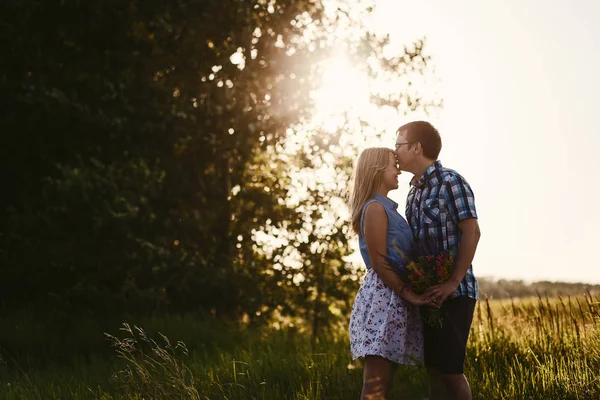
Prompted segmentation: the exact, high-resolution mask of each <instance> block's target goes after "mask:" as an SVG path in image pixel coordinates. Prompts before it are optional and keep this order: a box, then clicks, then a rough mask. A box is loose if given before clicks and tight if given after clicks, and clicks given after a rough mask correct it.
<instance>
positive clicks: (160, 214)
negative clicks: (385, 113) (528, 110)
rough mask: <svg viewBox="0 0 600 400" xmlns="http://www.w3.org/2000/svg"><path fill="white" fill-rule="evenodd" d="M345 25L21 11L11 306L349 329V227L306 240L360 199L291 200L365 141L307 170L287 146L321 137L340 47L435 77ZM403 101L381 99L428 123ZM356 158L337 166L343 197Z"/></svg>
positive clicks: (146, 8) (208, 14)
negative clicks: (305, 130) (331, 67)
mask: <svg viewBox="0 0 600 400" xmlns="http://www.w3.org/2000/svg"><path fill="white" fill-rule="evenodd" d="M338 7H339V8H337V9H335V8H334V10H336V12H333V13H325V8H324V5H323V4H322V3H321V2H320V1H317V0H282V1H277V2H275V1H266V0H253V1H246V2H239V1H234V0H187V1H183V0H178V1H170V2H160V1H156V0H150V1H144V2H141V1H126V2H122V1H115V0H107V1H105V2H101V3H99V4H92V3H85V2H79V1H75V0H62V1H46V2H35V1H33V0H8V1H6V2H4V3H3V4H2V5H1V6H0V15H1V17H0V18H1V20H0V27H1V28H0V29H2V35H1V39H0V40H1V41H2V46H1V48H2V50H0V51H2V53H0V55H1V57H0V76H1V77H2V78H1V81H0V86H1V87H0V89H1V90H0V102H1V103H2V105H3V107H2V111H1V114H0V124H1V126H3V127H5V129H4V132H5V134H4V135H3V136H2V143H1V146H0V152H1V154H0V160H1V161H0V163H2V168H3V170H5V171H11V174H10V176H9V177H8V179H7V181H6V186H5V193H6V195H5V196H3V197H2V199H1V200H0V207H1V208H2V210H3V211H4V212H3V213H2V214H1V215H2V216H1V217H0V227H1V228H2V229H1V231H0V232H1V236H0V250H1V251H2V258H1V261H2V263H1V265H0V270H1V272H2V273H3V276H4V277H5V279H3V280H2V283H0V285H1V286H0V292H1V293H2V294H3V296H2V303H3V304H4V305H5V306H6V307H16V306H17V305H22V304H26V303H35V304H50V305H51V306H52V308H53V309H56V310H72V309H80V310H85V311H88V312H105V313H114V312H115V310H121V311H125V312H153V311H157V310H164V311H187V310H203V311H209V310H210V311H213V312H215V313H219V314H229V315H235V316H239V315H242V314H247V315H251V316H257V314H260V315H263V316H264V315H267V316H268V315H269V314H270V313H272V312H274V311H275V310H279V311H281V312H283V313H288V314H295V315H299V316H301V317H303V318H306V319H309V320H312V321H313V327H314V328H315V329H314V331H315V332H316V331H318V330H319V327H320V326H326V325H327V324H329V323H330V320H331V318H330V315H332V313H336V312H340V311H339V310H342V311H341V312H342V313H347V312H348V307H349V306H348V304H349V303H348V299H349V298H350V296H351V294H352V291H353V290H355V289H356V280H355V279H354V280H353V279H350V278H349V276H350V275H351V268H350V266H349V265H348V263H347V262H345V261H344V257H345V256H346V255H347V254H348V252H349V251H350V250H349V248H348V241H347V229H346V228H344V221H343V219H341V218H338V219H335V220H334V222H333V226H332V229H331V231H330V232H329V233H327V232H325V231H323V230H321V231H319V230H315V229H312V227H310V226H309V225H310V223H308V225H307V221H309V220H308V218H310V221H319V220H321V219H322V218H325V216H326V215H330V214H331V210H332V207H339V204H340V203H339V201H337V200H336V199H338V200H339V199H341V198H342V197H343V194H342V193H341V192H340V191H339V190H338V189H339V188H338V189H336V190H337V191H336V192H335V193H330V192H328V190H330V189H329V188H327V187H325V186H323V185H320V184H315V186H314V188H313V189H310V190H307V191H306V193H303V195H302V196H300V200H299V201H298V202H295V203H294V202H290V201H288V200H289V199H290V193H291V191H292V190H293V189H292V186H293V182H294V180H295V179H296V177H295V176H294V171H296V172H297V171H301V170H304V171H310V170H311V169H313V170H314V169H315V168H317V166H318V165H322V164H323V159H324V158H323V157H324V155H326V154H335V153H336V151H338V150H339V148H340V144H339V143H337V142H336V140H335V137H336V135H337V137H339V136H341V135H342V134H343V131H344V129H355V128H356V127H346V128H340V129H339V131H338V132H337V133H336V135H332V136H331V138H332V140H331V141H329V142H327V143H325V142H324V141H323V140H322V139H319V135H316V134H315V135H309V136H308V139H307V140H308V143H309V146H310V149H311V150H310V151H306V152H304V151H303V152H298V153H296V154H289V152H288V150H289V149H288V147H287V143H288V142H289V136H290V135H291V134H292V132H293V131H294V129H296V128H297V127H298V126H302V125H306V123H308V121H310V120H311V91H312V90H313V89H315V87H316V86H317V85H318V79H317V77H318V75H319V73H320V70H319V66H320V62H321V61H322V60H323V59H325V58H326V57H327V56H328V55H329V53H330V52H331V49H332V48H338V49H339V48H340V46H341V47H343V48H345V49H346V50H347V52H348V54H350V55H351V57H353V59H354V60H356V61H357V63H359V62H360V64H362V65H363V66H364V71H365V73H367V74H371V75H376V74H377V73H381V74H388V75H389V76H390V77H391V78H393V77H394V76H396V75H394V74H395V72H394V71H400V73H401V74H404V73H405V72H406V67H410V68H412V70H416V71H419V70H421V69H422V68H424V66H425V61H426V59H425V58H424V57H422V55H421V48H422V47H421V46H420V45H417V46H416V47H415V49H412V50H408V49H407V50H406V52H405V54H400V55H398V56H397V57H392V58H386V57H383V54H382V48H383V47H384V46H385V45H386V39H385V38H383V39H382V38H377V37H375V36H373V35H371V34H369V33H368V32H367V31H366V30H365V29H364V27H362V26H361V24H360V21H357V20H353V19H352V18H350V17H349V15H350V14H349V12H348V10H347V8H348V6H347V5H345V4H344V3H341V4H339V6H338ZM365 8H367V7H365ZM334 28H335V29H337V28H340V29H346V30H352V32H354V34H352V35H350V36H348V37H347V38H342V37H339V36H336V35H335V34H333V32H334ZM365 60H367V61H369V60H375V61H377V63H379V64H380V66H381V68H382V69H381V70H380V72H377V71H375V70H374V69H373V65H374V64H373V63H369V62H365ZM377 63H375V64H377ZM394 97H395V99H394V100H393V101H390V97H389V96H388V97H387V98H386V96H385V95H382V94H381V93H380V94H376V95H375V96H374V99H373V100H374V101H376V102H378V104H380V105H381V106H385V105H387V106H393V107H396V106H402V107H405V108H407V109H410V108H414V107H419V106H422V105H423V104H422V103H420V102H419V101H418V100H417V99H415V98H411V97H407V96H398V95H396V96H394ZM399 98H400V99H404V100H403V101H402V102H400V103H398V99H399ZM311 129H312V131H313V132H317V131H318V130H319V128H318V127H315V128H314V129H313V128H311ZM361 129H362V128H361ZM286 149H287V150H286ZM346 157H347V155H340V157H338V158H337V159H336V160H337V161H336V162H335V164H336V165H333V166H332V167H333V170H334V171H337V172H336V173H337V174H338V175H339V176H340V183H343V181H344V179H345V178H344V177H347V176H348V168H349V166H350V164H349V162H348V159H347V158H346ZM336 204H337V205H336ZM272 228H274V229H277V230H278V231H280V232H286V235H287V237H288V239H289V240H288V242H287V244H282V245H277V246H275V248H274V250H273V251H272V252H271V253H269V252H264V251H261V249H260V248H259V246H258V243H259V241H258V240H257V238H256V235H257V233H261V232H262V233H264V234H265V235H272V233H273V229H272ZM314 243H320V245H314ZM289 255H292V258H293V257H296V259H298V260H302V265H303V268H302V271H298V270H295V269H293V268H291V267H290V265H288V264H287V257H288V256H289ZM277 265H280V268H279V269H278V268H274V266H277ZM292 270H293V271H292ZM300 275H301V276H302V278H301V277H300ZM340 277H341V278H340ZM339 279H343V281H344V282H345V283H344V284H342V285H340V284H339ZM14 282H21V283H22V284H21V285H18V286H17V285H14ZM282 287H283V288H286V289H285V290H283V289H282ZM332 301H333V302H335V303H336V304H337V306H336V307H330V305H331V304H332ZM344 307H345V308H344ZM309 310H311V311H309ZM324 310H327V311H326V312H325V311H324ZM336 310H338V311H336ZM328 313H329V314H328Z"/></svg>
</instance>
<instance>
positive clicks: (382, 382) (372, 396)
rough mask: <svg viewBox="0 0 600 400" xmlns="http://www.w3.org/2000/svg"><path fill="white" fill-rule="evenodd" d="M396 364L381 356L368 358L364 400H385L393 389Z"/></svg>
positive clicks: (364, 379) (365, 372)
mask: <svg viewBox="0 0 600 400" xmlns="http://www.w3.org/2000/svg"><path fill="white" fill-rule="evenodd" d="M395 371H396V364H395V363H393V362H392V361H390V360H387V359H385V358H383V357H379V356H366V357H365V369H364V371H363V388H362V393H361V396H360V398H361V399H362V400H385V399H387V396H388V393H389V392H390V389H391V388H392V383H393V381H394V372H395Z"/></svg>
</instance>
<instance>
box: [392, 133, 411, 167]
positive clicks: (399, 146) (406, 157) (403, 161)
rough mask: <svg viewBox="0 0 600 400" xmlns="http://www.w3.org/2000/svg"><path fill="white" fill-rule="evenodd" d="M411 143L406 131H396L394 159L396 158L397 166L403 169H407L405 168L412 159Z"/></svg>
mask: <svg viewBox="0 0 600 400" xmlns="http://www.w3.org/2000/svg"><path fill="white" fill-rule="evenodd" d="M411 149H412V143H411V142H409V141H408V138H407V132H406V131H398V135H397V136H396V151H395V153H396V159H397V160H398V167H399V168H400V169H401V170H403V171H408V170H407V169H406V168H407V167H408V164H410V162H411V161H412V157H413V152H412V151H411Z"/></svg>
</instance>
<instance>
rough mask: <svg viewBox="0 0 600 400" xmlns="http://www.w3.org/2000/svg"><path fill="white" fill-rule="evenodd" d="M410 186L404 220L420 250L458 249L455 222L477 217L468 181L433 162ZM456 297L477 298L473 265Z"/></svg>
mask: <svg viewBox="0 0 600 400" xmlns="http://www.w3.org/2000/svg"><path fill="white" fill-rule="evenodd" d="M411 186H412V187H411V189H410V192H409V193H408V198H407V199H406V219H407V220H408V223H409V225H410V226H411V228H412V232H413V238H414V240H415V242H416V247H417V248H418V249H419V250H420V253H421V254H435V253H438V252H440V251H442V250H449V249H451V248H453V247H455V248H458V243H459V241H460V230H459V229H458V223H459V222H460V221H462V220H463V219H466V218H477V213H476V211H475V196H474V195H473V191H472V190H471V187H470V186H469V184H468V183H467V181H466V180H465V179H464V178H463V177H462V176H460V175H459V174H458V173H457V172H456V171H454V170H451V169H448V168H444V167H442V163H440V162H439V161H436V162H435V163H434V164H432V165H431V166H430V167H429V168H427V170H426V171H425V173H424V174H423V176H421V178H420V179H419V180H418V181H417V182H415V179H414V178H413V181H412V182H411ZM457 296H468V297H471V298H473V299H478V298H479V285H478V284H477V279H476V278H475V275H473V265H470V266H469V269H468V270H467V273H466V275H465V277H464V278H463V280H462V281H461V282H460V285H459V287H458V289H456V292H454V294H453V295H451V296H450V297H457Z"/></svg>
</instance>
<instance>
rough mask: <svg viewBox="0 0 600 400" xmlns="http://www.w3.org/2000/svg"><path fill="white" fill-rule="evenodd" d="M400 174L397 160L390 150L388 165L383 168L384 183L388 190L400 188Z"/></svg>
mask: <svg viewBox="0 0 600 400" xmlns="http://www.w3.org/2000/svg"><path fill="white" fill-rule="evenodd" d="M398 175H400V170H399V169H398V165H397V162H396V157H395V156H394V153H393V152H391V151H390V155H389V161H388V166H387V167H386V169H385V170H383V181H382V184H383V185H384V186H385V188H386V189H387V190H394V189H398Z"/></svg>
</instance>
